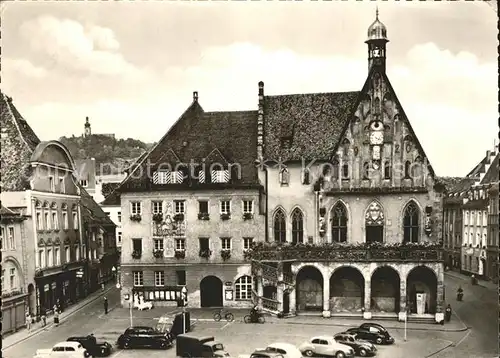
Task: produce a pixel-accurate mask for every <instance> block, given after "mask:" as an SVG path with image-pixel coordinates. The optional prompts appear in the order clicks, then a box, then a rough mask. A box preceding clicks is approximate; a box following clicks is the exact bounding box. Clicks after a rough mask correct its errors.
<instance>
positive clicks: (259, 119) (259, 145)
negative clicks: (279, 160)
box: [257, 81, 264, 160]
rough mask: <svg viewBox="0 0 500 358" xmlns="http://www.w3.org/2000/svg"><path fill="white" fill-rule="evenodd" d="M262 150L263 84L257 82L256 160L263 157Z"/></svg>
mask: <svg viewBox="0 0 500 358" xmlns="http://www.w3.org/2000/svg"><path fill="white" fill-rule="evenodd" d="M263 148H264V82H262V81H260V82H259V106H258V112H257V160H260V159H261V158H262V157H263V152H264V150H263Z"/></svg>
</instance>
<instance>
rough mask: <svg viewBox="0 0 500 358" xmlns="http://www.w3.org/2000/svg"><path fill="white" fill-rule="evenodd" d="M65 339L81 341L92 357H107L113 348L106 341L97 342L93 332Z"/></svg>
mask: <svg viewBox="0 0 500 358" xmlns="http://www.w3.org/2000/svg"><path fill="white" fill-rule="evenodd" d="M66 341H67V342H78V343H81V345H82V346H83V348H85V349H86V350H87V352H89V354H90V355H91V356H92V357H107V356H109V355H110V354H111V351H112V349H113V347H112V346H111V344H109V343H108V342H98V341H97V339H96V338H95V337H94V335H93V334H89V335H88V336H81V337H80V336H79V337H69V338H68V339H67V340H66Z"/></svg>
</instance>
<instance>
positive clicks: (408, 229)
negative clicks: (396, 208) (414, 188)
mask: <svg viewBox="0 0 500 358" xmlns="http://www.w3.org/2000/svg"><path fill="white" fill-rule="evenodd" d="M419 219H420V215H419V210H418V206H417V205H416V204H415V203H414V202H410V203H409V204H408V205H407V206H406V208H405V211H404V218H403V231H404V232H403V242H418V231H419Z"/></svg>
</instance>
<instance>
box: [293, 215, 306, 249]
mask: <svg viewBox="0 0 500 358" xmlns="http://www.w3.org/2000/svg"><path fill="white" fill-rule="evenodd" d="M303 242H304V215H302V211H301V210H300V209H298V208H297V209H295V210H294V211H293V213H292V244H298V243H303Z"/></svg>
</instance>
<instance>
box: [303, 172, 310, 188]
mask: <svg viewBox="0 0 500 358" xmlns="http://www.w3.org/2000/svg"><path fill="white" fill-rule="evenodd" d="M302 184H304V185H309V184H311V177H310V171H309V169H308V168H304V170H303V171H302Z"/></svg>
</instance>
